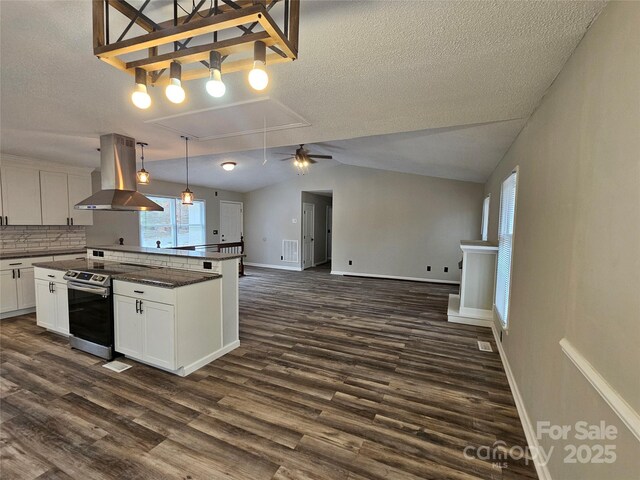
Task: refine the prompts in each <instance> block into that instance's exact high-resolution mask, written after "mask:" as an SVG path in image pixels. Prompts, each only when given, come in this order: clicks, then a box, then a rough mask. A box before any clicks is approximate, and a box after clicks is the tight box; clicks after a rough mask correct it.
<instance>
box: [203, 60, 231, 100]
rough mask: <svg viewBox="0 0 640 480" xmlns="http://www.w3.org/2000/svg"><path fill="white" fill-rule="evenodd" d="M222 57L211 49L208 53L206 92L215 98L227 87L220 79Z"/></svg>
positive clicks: (222, 93)
mask: <svg viewBox="0 0 640 480" xmlns="http://www.w3.org/2000/svg"><path fill="white" fill-rule="evenodd" d="M221 68H222V57H221V56H220V53H219V52H216V51H215V50H211V53H210V54H209V81H208V82H207V85H206V88H207V93H208V94H209V95H211V96H212V97H215V98H220V97H222V96H223V95H224V92H226V90H227V87H226V86H225V85H224V82H223V81H222V70H221Z"/></svg>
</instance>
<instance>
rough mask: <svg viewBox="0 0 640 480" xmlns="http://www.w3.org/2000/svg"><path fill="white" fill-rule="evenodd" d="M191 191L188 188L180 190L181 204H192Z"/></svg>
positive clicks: (192, 196)
mask: <svg viewBox="0 0 640 480" xmlns="http://www.w3.org/2000/svg"><path fill="white" fill-rule="evenodd" d="M193 198H194V195H193V192H192V191H191V190H189V189H188V188H187V189H186V190H185V191H184V192H182V204H183V205H193Z"/></svg>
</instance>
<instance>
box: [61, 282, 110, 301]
mask: <svg viewBox="0 0 640 480" xmlns="http://www.w3.org/2000/svg"><path fill="white" fill-rule="evenodd" d="M67 288H68V289H69V290H78V291H80V292H86V293H93V294H96V295H102V296H103V297H105V298H106V297H108V296H109V288H107V287H92V286H89V285H79V284H77V283H73V282H68V283H67Z"/></svg>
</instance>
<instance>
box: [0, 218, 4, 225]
mask: <svg viewBox="0 0 640 480" xmlns="http://www.w3.org/2000/svg"><path fill="white" fill-rule="evenodd" d="M3 223H4V218H2V217H1V216H0V225H2V224H3Z"/></svg>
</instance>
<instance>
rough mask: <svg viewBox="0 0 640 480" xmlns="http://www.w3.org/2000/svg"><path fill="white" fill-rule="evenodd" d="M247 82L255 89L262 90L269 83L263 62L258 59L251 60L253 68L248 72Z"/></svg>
mask: <svg viewBox="0 0 640 480" xmlns="http://www.w3.org/2000/svg"><path fill="white" fill-rule="evenodd" d="M249 84H250V85H251V87H253V88H254V89H255V90H264V89H265V88H267V85H268V84H269V75H268V74H267V71H266V70H265V66H264V63H262V62H260V61H255V62H253V70H251V71H250V72H249Z"/></svg>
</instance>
